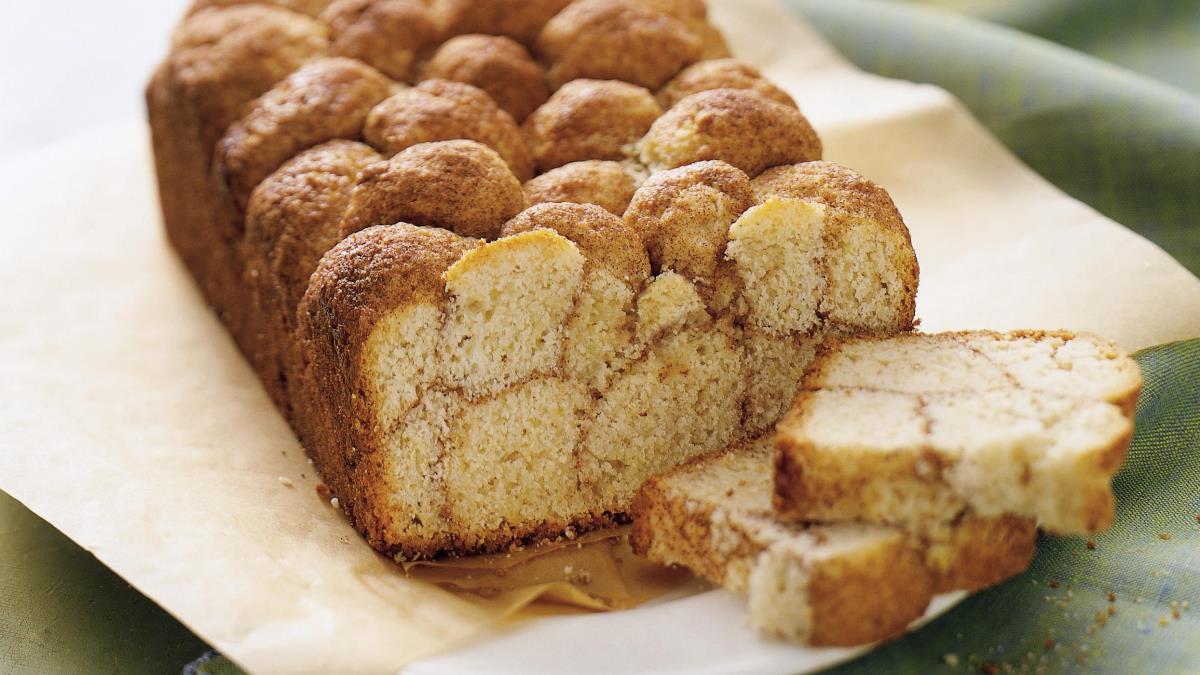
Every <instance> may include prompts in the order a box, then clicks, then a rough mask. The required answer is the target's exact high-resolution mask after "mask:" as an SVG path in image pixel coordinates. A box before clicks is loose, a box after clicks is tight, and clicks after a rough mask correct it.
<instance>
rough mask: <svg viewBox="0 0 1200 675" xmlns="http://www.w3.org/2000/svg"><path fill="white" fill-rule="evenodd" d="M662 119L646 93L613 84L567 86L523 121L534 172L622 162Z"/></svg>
mask: <svg viewBox="0 0 1200 675" xmlns="http://www.w3.org/2000/svg"><path fill="white" fill-rule="evenodd" d="M660 115H662V109H661V108H659V107H658V102H657V101H655V99H654V95H653V94H651V93H650V91H649V90H647V89H645V88H643V87H639V86H637V85H635V84H629V83H628V82H620V81H617V80H572V81H571V82H568V83H566V84H564V85H563V86H562V88H560V89H559V90H558V91H556V92H554V95H553V96H551V97H550V100H549V101H546V103H545V105H543V106H541V107H540V108H538V109H537V110H535V111H534V112H533V114H532V115H530V116H529V119H527V120H525V124H524V125H523V127H522V131H524V132H525V138H526V139H527V140H528V142H529V149H530V152H532V153H533V158H534V161H535V162H536V164H537V169H538V171H549V170H550V169H553V168H556V167H559V166H562V165H563V164H569V163H571V162H577V161H582V160H587V159H623V158H624V157H625V155H626V152H625V148H626V146H629V145H630V144H632V143H634V142H636V141H637V140H638V139H639V138H641V137H642V136H643V135H644V134H645V133H646V131H647V130H648V129H649V128H650V125H651V124H653V123H654V120H656V119H658V117H659V116H660Z"/></svg>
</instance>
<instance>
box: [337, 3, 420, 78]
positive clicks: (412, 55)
mask: <svg viewBox="0 0 1200 675" xmlns="http://www.w3.org/2000/svg"><path fill="white" fill-rule="evenodd" d="M321 20H322V21H324V22H325V23H326V24H327V25H328V26H329V29H330V32H331V34H332V38H333V51H334V53H335V54H338V55H339V56H348V57H350V58H354V59H359V60H360V61H365V62H366V63H369V64H371V65H372V66H374V67H375V68H376V69H378V70H379V71H380V72H381V73H384V74H385V75H387V76H388V77H390V78H392V79H394V80H398V81H400V82H408V81H410V78H411V76H412V69H413V64H414V63H416V59H417V55H418V54H420V53H421V51H422V50H423V49H425V48H426V47H428V46H431V45H434V44H437V43H438V42H439V41H440V40H441V39H442V35H443V31H442V27H441V26H440V25H438V23H437V21H436V18H435V16H434V14H433V13H432V11H431V10H430V8H429V7H428V6H427V5H426V3H424V2H422V1H421V0H335V2H333V3H331V4H330V5H329V7H328V8H327V9H326V10H325V11H324V12H323V13H322V14H321Z"/></svg>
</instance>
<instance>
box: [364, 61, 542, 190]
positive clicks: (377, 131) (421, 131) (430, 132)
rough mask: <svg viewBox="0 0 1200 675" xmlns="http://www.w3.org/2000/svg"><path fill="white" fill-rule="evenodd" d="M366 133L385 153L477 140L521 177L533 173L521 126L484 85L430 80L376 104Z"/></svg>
mask: <svg viewBox="0 0 1200 675" xmlns="http://www.w3.org/2000/svg"><path fill="white" fill-rule="evenodd" d="M363 135H364V136H365V137H366V139H367V142H368V143H370V144H371V145H373V146H375V147H376V148H378V149H379V150H380V151H382V152H389V153H396V152H400V151H402V150H404V149H405V148H409V147H412V146H414V145H416V144H418V143H430V142H433V141H452V140H460V139H465V140H471V141H478V142H479V143H482V144H484V145H486V146H488V147H490V148H492V149H493V150H495V151H496V152H497V153H499V154H500V157H502V158H503V159H504V161H505V162H507V163H508V166H509V169H510V170H511V171H512V172H513V173H514V174H515V175H516V176H517V178H519V179H521V180H528V179H529V178H531V177H532V176H533V162H532V160H531V159H530V157H529V149H528V148H527V147H526V146H525V139H524V138H523V137H522V136H521V130H520V129H519V128H518V127H517V123H516V122H514V121H513V118H512V116H511V115H509V114H508V113H506V112H504V111H503V110H501V109H500V107H499V106H497V105H496V102H495V101H493V100H492V98H491V97H490V96H488V95H487V93H486V92H484V91H483V90H482V89H479V88H478V87H473V86H471V85H469V84H466V83H463V82H451V81H450V80H426V81H424V82H422V83H420V84H418V85H417V86H415V87H412V88H411V89H405V90H403V91H400V92H398V93H396V94H395V95H393V96H392V97H391V98H388V99H386V100H384V101H383V102H382V103H380V104H379V105H377V106H375V107H374V108H373V109H372V110H371V112H370V114H368V115H367V123H366V127H365V129H364V130H363Z"/></svg>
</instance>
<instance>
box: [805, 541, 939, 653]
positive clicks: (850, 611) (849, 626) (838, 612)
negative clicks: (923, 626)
mask: <svg viewBox="0 0 1200 675" xmlns="http://www.w3.org/2000/svg"><path fill="white" fill-rule="evenodd" d="M898 581H900V582H901V583H897V582H898ZM933 583H934V582H933V575H932V574H931V573H930V572H929V570H928V569H927V568H926V567H925V564H924V561H923V560H922V558H921V555H920V553H919V551H918V550H917V549H915V548H912V547H908V546H905V547H901V548H900V549H899V550H896V549H894V548H892V547H886V548H885V547H880V548H879V549H878V550H876V551H873V552H871V553H869V554H864V555H860V556H857V557H856V558H855V560H853V561H852V562H851V561H847V560H843V559H841V558H837V557H835V558H831V559H829V560H824V561H821V562H819V563H818V564H816V565H815V566H814V567H813V570H812V572H811V577H810V579H809V583H808V602H809V604H810V605H811V607H812V633H811V635H810V636H809V642H810V643H811V644H813V645H816V646H837V647H851V646H854V645H862V644H869V643H871V642H878V641H879V640H890V639H892V638H896V637H899V636H901V635H903V634H904V632H905V630H907V629H908V625H909V624H911V623H912V622H913V620H914V619H915V618H916V617H919V616H921V615H922V614H924V613H925V608H926V607H927V606H928V605H929V599H930V597H931V595H932V591H933Z"/></svg>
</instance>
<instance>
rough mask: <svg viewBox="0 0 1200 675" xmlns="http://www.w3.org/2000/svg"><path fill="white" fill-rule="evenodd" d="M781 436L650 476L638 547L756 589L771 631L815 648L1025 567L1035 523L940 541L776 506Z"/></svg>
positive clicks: (897, 629)
mask: <svg viewBox="0 0 1200 675" xmlns="http://www.w3.org/2000/svg"><path fill="white" fill-rule="evenodd" d="M771 445H772V437H771V436H770V435H767V436H763V437H760V438H758V439H756V440H753V441H748V442H745V443H742V444H736V445H734V446H733V447H731V448H730V449H728V450H727V451H724V452H721V453H717V454H713V455H708V456H705V457H704V458H701V459H698V460H694V461H692V462H690V463H688V464H686V465H684V466H682V467H679V468H676V469H674V470H672V471H669V472H667V473H665V474H662V475H659V476H657V477H654V478H651V479H650V480H648V481H647V482H646V483H645V484H644V485H643V486H642V489H641V490H640V492H639V493H638V495H637V497H636V498H635V500H634V504H633V511H632V512H633V518H634V526H633V533H632V535H631V543H632V545H633V548H634V551H636V552H637V553H638V554H640V555H643V556H646V557H648V558H650V559H652V560H655V561H657V562H660V563H664V564H680V565H685V566H687V567H689V568H691V569H692V570H693V571H694V572H696V573H697V574H700V575H702V576H704V577H706V578H708V579H710V580H712V581H715V582H717V583H720V584H722V585H724V586H726V587H727V588H729V589H731V590H735V591H745V592H747V594H748V596H749V609H750V617H751V622H752V623H753V624H754V625H755V626H756V627H758V628H760V629H761V630H763V631H765V632H768V633H771V634H775V635H779V636H782V637H786V638H788V639H792V640H797V641H800V642H805V643H808V644H812V645H854V644H863V643H867V642H874V641H876V640H882V639H887V638H890V637H895V636H896V635H899V634H900V633H902V632H903V631H904V629H905V627H907V626H908V625H909V624H910V623H911V622H912V621H913V620H915V619H916V618H917V617H919V616H921V614H923V613H924V611H925V608H926V606H927V605H928V603H929V600H930V599H931V598H932V596H933V594H934V593H936V592H939V591H941V590H950V589H952V588H958V587H966V588H971V589H974V588H978V587H979V586H981V585H986V584H990V583H995V582H997V581H1000V580H1001V579H1003V578H1006V577H1008V576H1011V575H1013V574H1017V573H1019V572H1020V571H1022V570H1024V569H1025V567H1026V565H1027V564H1028V562H1029V559H1030V557H1031V556H1032V554H1033V550H1034V543H1035V542H1034V539H1035V536H1036V531H1035V528H1034V527H1033V526H1032V524H1031V523H1029V522H1028V521H1021V520H1015V519H1002V520H996V519H967V521H966V522H965V523H964V524H963V525H962V526H959V527H955V528H950V529H949V532H948V534H947V538H946V539H945V540H943V541H941V542H938V543H930V542H928V541H926V540H923V539H922V538H920V537H916V536H913V535H911V534H908V533H906V532H905V531H904V530H901V529H899V528H893V527H886V526H879V525H871V524H862V523H836V524H813V523H806V522H802V521H796V520H790V519H788V518H786V517H781V516H780V515H779V514H778V513H777V512H775V511H774V510H773V508H772V505H771V494H772V467H771V458H772V450H771Z"/></svg>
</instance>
